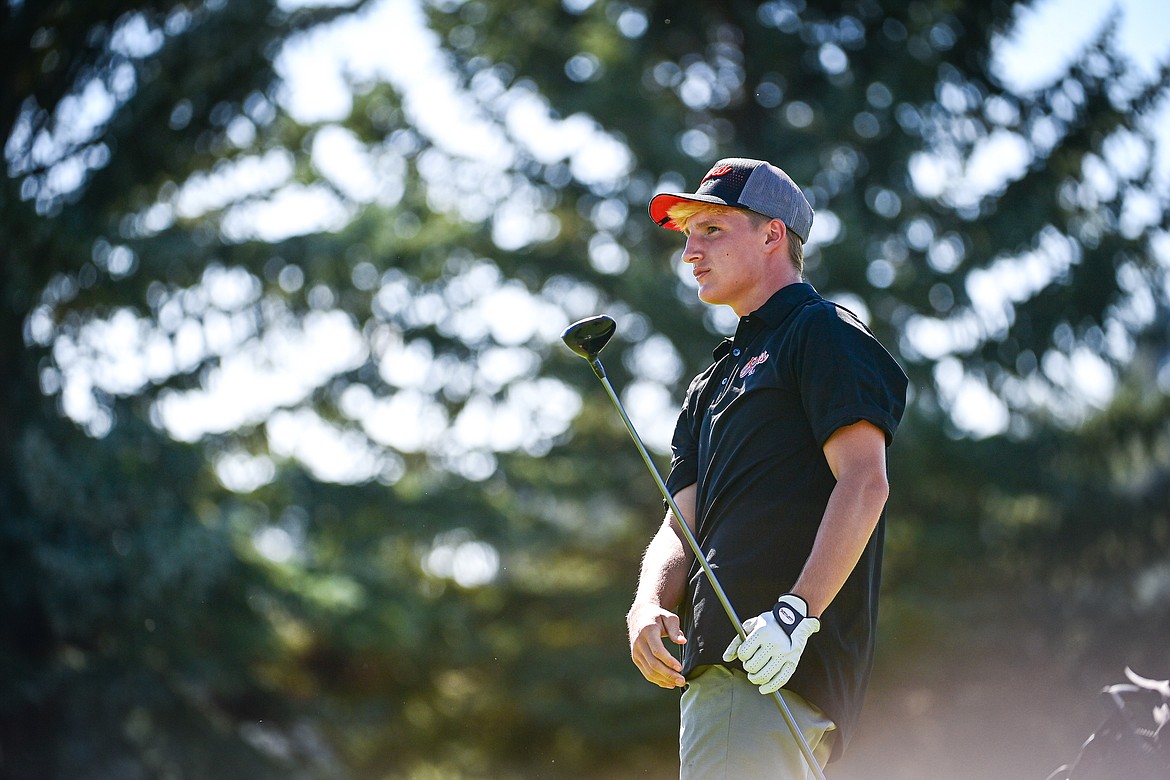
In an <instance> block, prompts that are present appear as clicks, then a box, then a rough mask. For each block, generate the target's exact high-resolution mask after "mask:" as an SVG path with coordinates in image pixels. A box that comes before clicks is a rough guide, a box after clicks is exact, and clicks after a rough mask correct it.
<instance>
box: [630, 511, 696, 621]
mask: <svg viewBox="0 0 1170 780" xmlns="http://www.w3.org/2000/svg"><path fill="white" fill-rule="evenodd" d="M672 521H673V518H672V517H671V516H670V515H669V514H668V515H667V517H666V518H665V519H664V520H663V521H662V525H661V526H660V527H659V529H658V533H656V534H655V535H654V538H653V539H651V540H650V544H649V546H647V547H646V553H645V555H643V556H642V570H641V574H640V575H639V577H638V590H637V592H636V593H635V594H634V604H635V605H637V604H654V605H656V606H659V607H663V608H664V609H668V610H671V611H673V610H675V609H677V608H678V605H679V604H680V603H681V602H682V600H683V596H684V595H685V593H686V584H687V571H688V569H689V568H690V556H689V555H688V554H687V549H686V546H685V545H684V544H683V542H682V541H681V539H680V538H679V533H680V532H678V531H676V530H674V529H673V528H672V524H673V523H672Z"/></svg>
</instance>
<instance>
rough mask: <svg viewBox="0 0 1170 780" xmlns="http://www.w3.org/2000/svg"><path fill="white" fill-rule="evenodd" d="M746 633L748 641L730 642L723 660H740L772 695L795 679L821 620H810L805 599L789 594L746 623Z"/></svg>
mask: <svg viewBox="0 0 1170 780" xmlns="http://www.w3.org/2000/svg"><path fill="white" fill-rule="evenodd" d="M743 630H744V633H746V634H747V639H745V640H743V641H742V643H741V641H740V638H739V636H736V637H735V639H733V640H731V644H730V645H728V646H727V649H726V650H724V651H723V660H724V661H733V660H735V659H736V658H738V659H739V660H740V661H741V662H743V670H744V671H745V672H747V673H748V680H750V681H751V683H752V685H758V686H760V693H762V694H770V693H775V692H776V691H778V690H780V689H781V688H783V687H784V684H785V683H787V682H788V680H789V678H791V677H792V673H793V672H795V671H796V665H797V664H798V663H799V662H800V654H801V653H803V652H804V646H805V644H806V643H807V642H808V638H809V637H810V636H812V635H813V634H815V633H816V632H818V631H820V630H821V621H819V620H817V619H816V618H815V617H808V605H807V604H806V603H805V601H804V599H802V598H801V597H800V596H797V595H794V594H792V593H787V594H785V595H783V596H781V597H780V600H779V601H777V602H776V606H775V607H773V608H772V611H771V612H764V613H763V614H761V615H758V616H756V617H754V618H750V619H748V620H745V621H744V623H743Z"/></svg>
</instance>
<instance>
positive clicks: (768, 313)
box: [712, 282, 817, 360]
mask: <svg viewBox="0 0 1170 780" xmlns="http://www.w3.org/2000/svg"><path fill="white" fill-rule="evenodd" d="M816 295H817V291H816V290H815V289H813V286H812V285H811V284H809V283H808V282H796V283H795V284H789V285H785V286H784V287H781V288H780V289H779V290H777V291H776V292H774V293H773V294H772V297H771V298H769V299H768V300H766V301H764V304H763V305H762V306H760V308H758V309H756V310H755V311H753V312H752V313H751V314H749V315H747V316H746V317H740V318H739V326H738V327H737V328H736V330H735V337H733V338H725V339H724V340H723V341H722V342H721V343H720V344H719V346H717V347H715V350H714V352H713V353H712V355H713V356H714V357H715V359H716V360H718V359H719V358H721V357H723V356H724V355H726V354H727V353H728V352H730V351H731V348H732V345H733V344H734V343H735V341H736V339H737V338H738V339H740V340H743V339H746V338H749V337H750V336H751V335H754V334H755V333H756V332H757V331H758V330H759V329H760V328H761V327H771V328H774V327H776V326H778V325H779V324H780V323H782V322H784V320H785V319H786V318H787V317H788V315H789V314H791V313H792V312H793V310H795V309H796V308H797V307H798V306H800V305H801V304H802V303H804V302H805V301H807V300H809V299H810V298H813V297H815V296H816Z"/></svg>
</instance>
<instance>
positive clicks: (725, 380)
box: [720, 377, 727, 385]
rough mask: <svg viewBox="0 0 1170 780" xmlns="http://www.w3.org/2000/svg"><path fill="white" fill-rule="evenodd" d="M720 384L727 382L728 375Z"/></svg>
mask: <svg viewBox="0 0 1170 780" xmlns="http://www.w3.org/2000/svg"><path fill="white" fill-rule="evenodd" d="M720 384H723V385H725V384H727V377H723V381H722V382H720Z"/></svg>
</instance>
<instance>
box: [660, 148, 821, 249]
mask: <svg viewBox="0 0 1170 780" xmlns="http://www.w3.org/2000/svg"><path fill="white" fill-rule="evenodd" d="M680 201H693V202H697V203H714V204H716V205H720V206H733V207H735V208H742V209H751V210H752V211H755V212H758V213H760V214H763V215H764V216H766V217H771V218H772V219H778V220H780V221H781V222H783V223H784V224H785V225H787V226H788V229H789V230H791V231H792V232H793V233H795V234H796V235H798V236H800V240H801V241H808V232H809V231H810V230H811V229H812V222H813V209H812V206H810V205H809V202H808V199H807V198H806V197H804V193H803V192H801V191H800V187H797V186H796V183H795V182H794V181H792V179H791V178H789V176H788V174H787V173H785V172H784V171H782V170H780V169H779V168H777V167H776V166H775V165H772V164H771V163H769V162H766V161H764V160H749V159H747V158H744V157H728V158H726V159H723V160H720V161H719V162H717V163H715V165H714V166H712V168H711V170H709V171H707V175H706V176H704V177H703V181H702V182H700V183H699V187H698V189H696V190H695V191H694V192H693V193H690V192H662V193H659V194H658V195H655V196H654V197H653V198H652V199H651V200H650V218H651V219H653V220H654V221H655V222H656V223H657V224H658V225H660V226H662V227H664V228H669V229H671V230H678V226H677V225H675V224H674V222H673V221H672V220H671V218H670V217H669V216H668V215H667V212H668V211H669V210H670V207H671V206H673V205H674V204H676V203H678V202H680Z"/></svg>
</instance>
